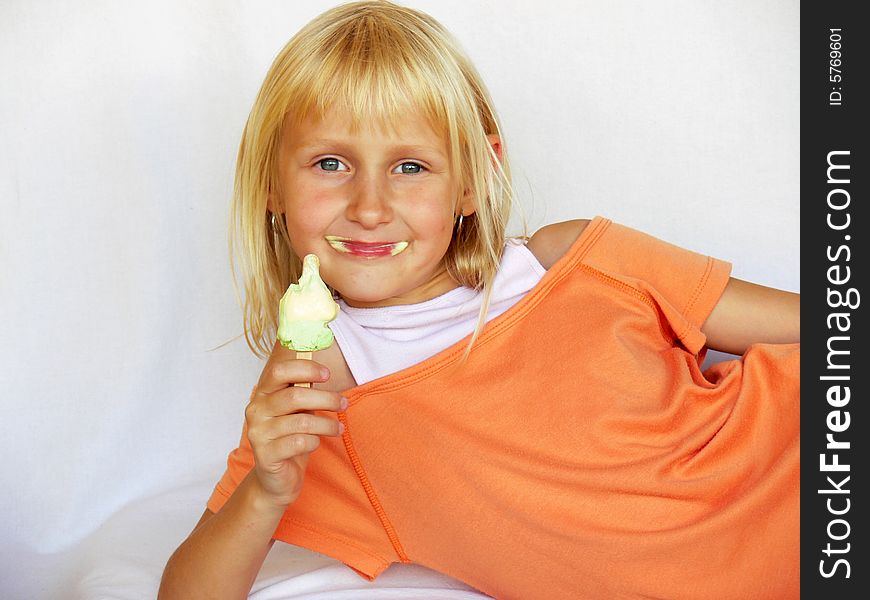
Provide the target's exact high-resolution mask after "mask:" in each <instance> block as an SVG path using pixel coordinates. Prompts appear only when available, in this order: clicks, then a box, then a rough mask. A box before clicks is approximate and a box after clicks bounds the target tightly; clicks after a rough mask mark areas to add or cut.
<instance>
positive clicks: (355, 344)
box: [329, 240, 546, 385]
mask: <svg viewBox="0 0 870 600" xmlns="http://www.w3.org/2000/svg"><path fill="white" fill-rule="evenodd" d="M544 273H546V270H545V269H544V267H543V266H541V264H540V263H539V262H538V260H537V259H536V258H535V256H534V255H533V254H532V253H531V252H530V251H529V249H528V248H526V246H525V245H524V244H523V243H522V242H521V241H519V240H509V241H508V242H507V243H506V244H505V250H504V253H503V255H502V260H501V264H500V265H499V269H498V273H497V274H496V276H495V281H494V282H493V290H492V296H491V299H490V305H489V309H488V312H487V316H486V320H487V321H490V320H491V319H493V318H495V317H497V316H498V315H500V314H502V313H503V312H505V311H506V310H508V309H509V308H510V307H511V306H513V305H514V304H516V303H517V302H518V301H519V300H520V299H521V298H522V297H523V296H525V295H526V294H527V293H528V292H529V290H531V289H532V288H533V287H535V285H537V283H538V281H540V279H541V277H543V276H544ZM481 301H482V293H481V292H476V291H474V290H472V289H470V288H466V287H458V288H456V289H453V290H450V291H449V292H447V293H445V294H442V295H440V296H437V297H435V298H432V299H430V300H426V301H425V302H420V303H417V304H405V305H399V306H384V307H378V308H354V307H352V306H348V305H347V303H345V302H344V301H343V300H341V299H339V300H338V303H339V305H340V306H341V311H339V313H338V317H336V319H335V320H334V321H333V322H332V323H330V324H329V327H330V329H332V331H333V333H335V338H336V340H337V342H338V345H339V347H340V348H341V352H342V354H344V358H345V360H346V361H347V365H348V367H349V368H350V371H351V373H352V374H353V377H354V379H355V380H356V382H357V384H358V385H362V384H364V383H366V382H368V381H371V380H373V379H377V378H378V377H383V376H385V375H389V374H391V373H395V372H396V371H400V370H402V369H405V368H407V367H410V366H411V365H415V364H417V363H419V362H421V361H423V360H425V359H427V358H429V357H430V356H434V355H435V354H437V353H438V352H440V351H442V350H444V349H445V348H448V347H450V346H452V345H453V344H455V343H456V342H458V341H459V340H461V339H462V338H464V337H465V336H467V335H468V334H470V333H471V332H473V331H474V328H475V327H476V326H477V319H478V317H479V314H480V306H481Z"/></svg>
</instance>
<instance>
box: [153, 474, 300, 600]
mask: <svg viewBox="0 0 870 600" xmlns="http://www.w3.org/2000/svg"><path fill="white" fill-rule="evenodd" d="M257 488H258V482H257V478H256V477H254V476H253V471H252V472H251V473H250V474H248V476H247V477H246V478H245V480H244V481H242V483H241V484H239V487H238V489H237V490H236V492H235V493H234V494H233V495H232V496H231V497H230V499H229V500H227V503H226V504H225V505H224V507H223V508H222V509H221V510H220V512H218V513H217V514H215V513H212V512H211V511H208V510H206V512H205V513H204V514H203V515H202V518H201V519H200V521H199V523H197V525H196V527H195V528H194V530H193V531H192V532H191V534H190V535H189V536H188V538H187V539H186V540H185V541H184V543H183V544H181V546H179V547H178V549H177V550H176V551H175V553H174V554H173V555H172V557H171V558H170V559H169V562H168V563H167V564H166V569H165V571H164V572H163V579H162V580H161V582H160V591H159V593H158V600H170V599H172V598H183V599H185V600H194V599H196V598H247V597H248V593H249V592H250V590H251V586H252V585H253V584H254V580H255V579H256V577H257V573H258V572H259V571H260V567H261V566H262V565H263V561H264V560H265V559H266V555H267V554H268V552H269V550H270V549H271V547H272V544H273V543H274V540H273V539H272V534H273V533H274V531H275V528H276V527H277V526H278V522H279V521H280V519H281V515H282V514H284V508H283V507H281V506H276V505H274V504H273V503H270V502H269V501H268V499H266V498H264V497H263V496H262V494H261V493H260V492H259V491H258V489H257Z"/></svg>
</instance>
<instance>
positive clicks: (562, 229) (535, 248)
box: [526, 219, 589, 269]
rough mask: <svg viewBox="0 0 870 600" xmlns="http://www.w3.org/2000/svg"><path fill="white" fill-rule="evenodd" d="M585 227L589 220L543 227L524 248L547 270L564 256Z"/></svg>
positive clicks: (564, 222)
mask: <svg viewBox="0 0 870 600" xmlns="http://www.w3.org/2000/svg"><path fill="white" fill-rule="evenodd" d="M587 225H589V219H574V220H572V221H563V222H561V223H552V224H550V225H545V226H544V227H541V228H540V229H539V230H537V231H536V232H535V233H534V235H532V237H531V238H529V241H528V243H527V244H526V247H527V248H528V249H529V251H530V252H531V253H532V254H533V255H534V256H535V258H537V259H538V262H539V263H541V265H542V266H543V267H544V268H545V269H549V268H550V267H552V266H553V265H554V264H556V263H557V262H558V261H559V259H560V258H562V256H564V255H565V253H566V252H567V251H568V248H570V247H571V245H572V244H573V243H574V242H576V241H577V238H578V237H580V234H581V233H583V230H584V229H586V226H587Z"/></svg>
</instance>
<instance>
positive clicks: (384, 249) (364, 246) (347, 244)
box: [325, 235, 408, 258]
mask: <svg viewBox="0 0 870 600" xmlns="http://www.w3.org/2000/svg"><path fill="white" fill-rule="evenodd" d="M325 239H326V241H327V242H328V243H329V245H330V246H332V247H333V248H334V249H335V250H337V251H338V252H341V253H343V254H351V255H353V256H359V257H361V258H381V257H384V256H396V255H397V254H399V253H400V252H402V251H403V250H404V249H405V248H407V247H408V242H406V241H404V240H403V241H399V242H362V241H359V240H354V239H351V238H345V237H339V236H336V235H327V236H326V238H325Z"/></svg>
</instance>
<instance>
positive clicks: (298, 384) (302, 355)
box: [296, 352, 311, 388]
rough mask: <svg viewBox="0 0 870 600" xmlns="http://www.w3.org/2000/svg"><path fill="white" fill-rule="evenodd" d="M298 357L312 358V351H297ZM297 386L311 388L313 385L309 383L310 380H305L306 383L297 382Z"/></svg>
mask: <svg viewBox="0 0 870 600" xmlns="http://www.w3.org/2000/svg"><path fill="white" fill-rule="evenodd" d="M296 358H297V359H302V360H311V352H297V353H296ZM296 387H307V388H310V387H311V384H310V383H308V382H305V383H297V384H296Z"/></svg>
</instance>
